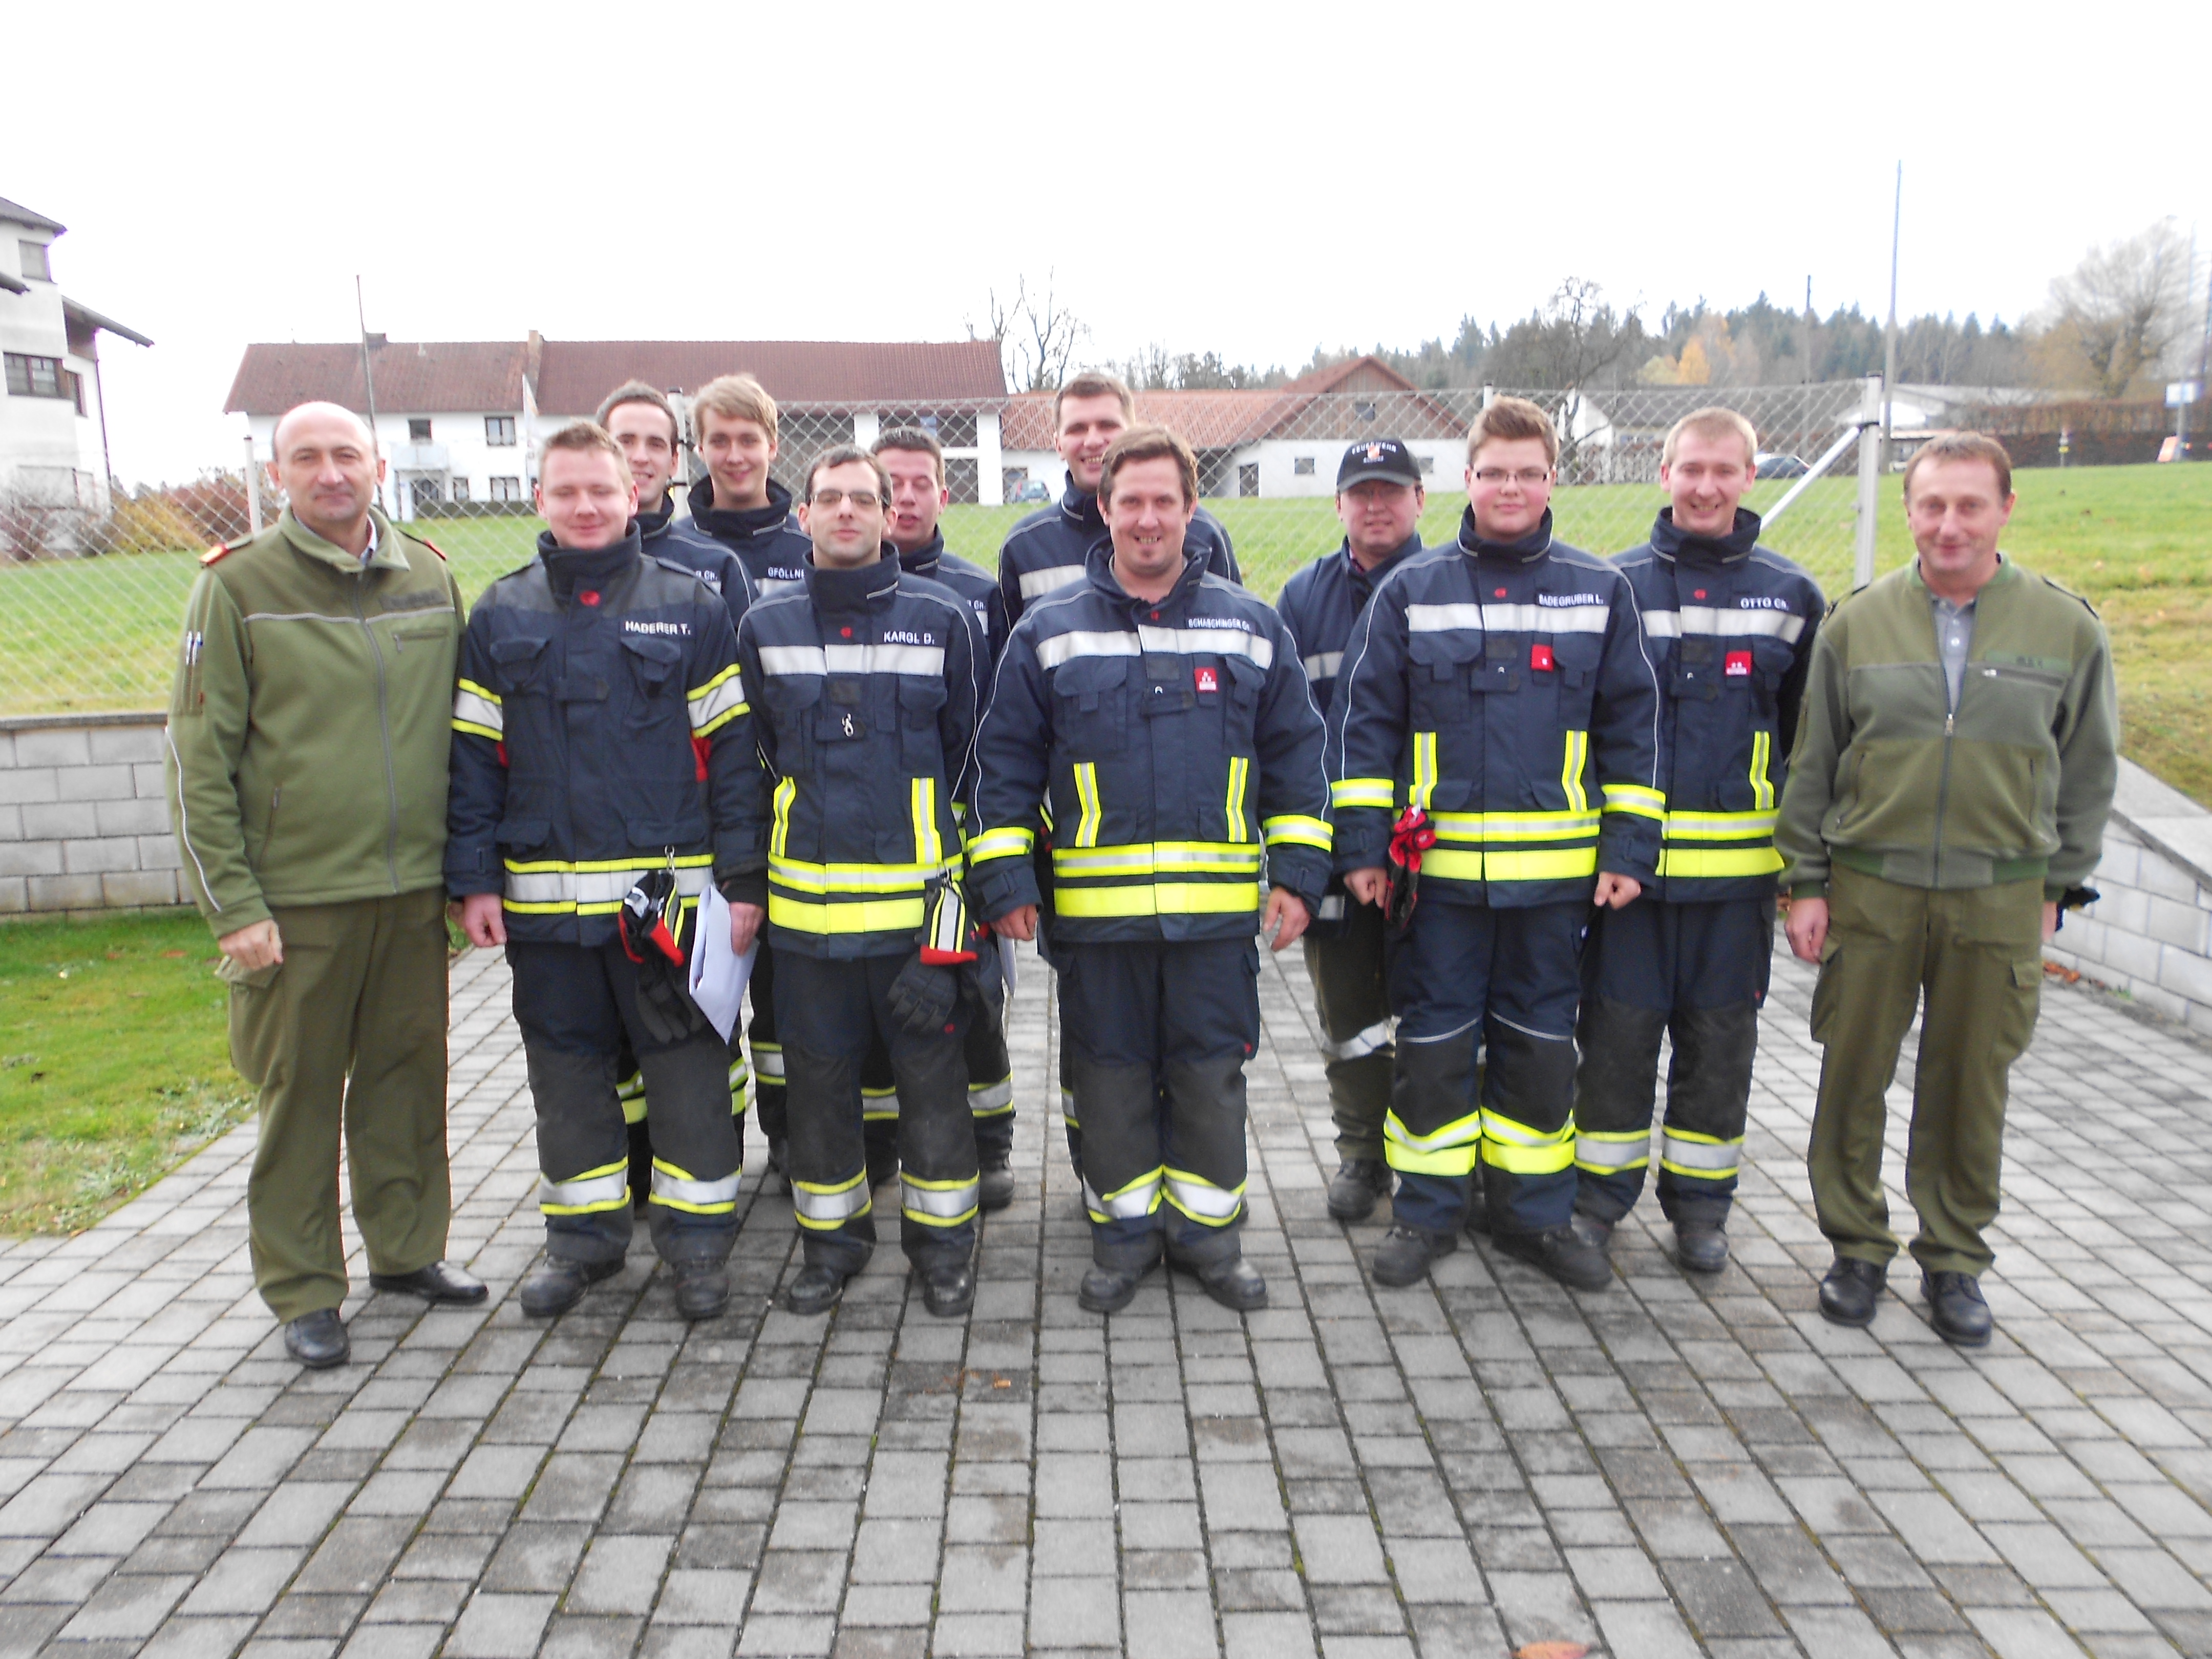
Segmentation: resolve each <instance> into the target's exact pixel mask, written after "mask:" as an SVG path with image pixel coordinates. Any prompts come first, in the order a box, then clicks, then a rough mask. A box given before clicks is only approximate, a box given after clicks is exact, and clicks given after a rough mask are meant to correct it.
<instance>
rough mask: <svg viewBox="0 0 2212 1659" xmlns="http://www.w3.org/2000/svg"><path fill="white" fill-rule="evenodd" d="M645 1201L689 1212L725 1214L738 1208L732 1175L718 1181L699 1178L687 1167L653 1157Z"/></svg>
mask: <svg viewBox="0 0 2212 1659" xmlns="http://www.w3.org/2000/svg"><path fill="white" fill-rule="evenodd" d="M647 1201H648V1202H651V1203H654V1204H658V1205H659V1206H662V1207H663V1208H664V1209H670V1210H684V1211H686V1212H689V1213H690V1214H692V1215H727V1214H728V1213H729V1212H731V1211H732V1210H734V1209H736V1208H737V1207H738V1177H737V1176H735V1175H734V1174H732V1175H729V1176H724V1177H723V1178H722V1179H721V1180H720V1181H702V1180H700V1179H699V1177H698V1176H695V1175H693V1174H692V1173H691V1172H690V1170H684V1169H680V1168H678V1166H677V1165H675V1164H671V1163H669V1162H668V1161H667V1159H665V1158H654V1159H653V1191H652V1194H651V1195H650V1197H649V1199H648V1200H647Z"/></svg>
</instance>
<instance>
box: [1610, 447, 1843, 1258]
mask: <svg viewBox="0 0 2212 1659" xmlns="http://www.w3.org/2000/svg"><path fill="white" fill-rule="evenodd" d="M1758 447H1759V441H1758V438H1757V435H1755V434H1754V433H1753V429H1752V426H1751V422H1748V421H1747V420H1745V419H1744V417H1743V416H1741V415H1739V414H1738V413H1736V411H1735V410H1731V409H1701V410H1697V411H1696V412H1695V413H1693V414H1691V415H1686V416H1684V417H1683V418H1682V419H1681V420H1680V421H1678V422H1675V424H1674V429H1673V430H1672V431H1670V432H1669V433H1668V435H1667V439H1666V443H1665V445H1664V447H1663V448H1662V451H1661V459H1660V463H1659V482H1660V483H1662V484H1663V485H1664V486H1665V487H1666V489H1667V491H1668V495H1669V496H1670V497H1671V502H1670V505H1668V507H1663V508H1662V509H1661V511H1660V513H1659V519H1658V522H1657V523H1656V524H1655V525H1653V526H1652V527H1651V539H1650V541H1649V542H1648V543H1646V544H1644V546H1642V547H1638V548H1632V549H1631V550H1629V551H1628V552H1626V553H1624V554H1622V555H1621V556H1620V557H1619V558H1618V559H1616V560H1614V561H1613V563H1614V565H1615V566H1616V567H1617V568H1619V569H1620V572H1621V573H1622V574H1624V575H1626V577H1627V578H1628V581H1629V585H1630V586H1631V587H1632V589H1634V591H1635V593H1636V598H1637V603H1638V606H1639V608H1640V609H1641V610H1642V611H1643V614H1644V643H1645V646H1646V648H1647V649H1648V650H1649V651H1650V655H1651V663H1652V666H1653V668H1654V669H1655V670H1656V672H1657V674H1658V677H1659V685H1660V708H1659V755H1660V762H1659V777H1660V783H1661V787H1662V788H1664V789H1665V791H1666V793H1667V817H1666V818H1665V820H1664V823H1663V825H1662V830H1661V844H1660V852H1659V869H1658V876H1657V879H1656V880H1655V881H1653V882H1651V883H1650V884H1647V885H1646V886H1645V888H1644V893H1643V896H1641V897H1640V898H1638V900H1637V901H1636V902H1635V903H1633V904H1630V905H1627V906H1625V907H1623V908H1620V909H1611V910H1599V911H1597V912H1595V914H1594V915H1593V916H1592V917H1591V920H1590V931H1589V939H1588V940H1587V941H1586V942H1585V943H1584V945H1583V1006H1582V1014H1581V1019H1580V1024H1579V1027H1578V1029H1577V1037H1578V1038H1579V1040H1580V1043H1581V1047H1582V1065H1581V1069H1580V1070H1579V1071H1577V1073H1576V1076H1575V1176H1576V1182H1577V1188H1576V1197H1575V1227H1576V1229H1577V1231H1578V1232H1580V1233H1581V1234H1582V1236H1583V1238H1584V1239H1585V1240H1586V1241H1587V1242H1588V1243H1591V1244H1594V1245H1595V1246H1597V1247H1598V1248H1599V1249H1603V1248H1604V1247H1605V1245H1606V1243H1607V1241H1608V1240H1609V1239H1610V1238H1611V1237H1612V1235H1613V1227H1614V1226H1615V1225H1617V1224H1618V1223H1619V1222H1620V1218H1622V1217H1623V1216H1625V1215H1626V1214H1627V1213H1628V1212H1629V1210H1630V1208H1631V1207H1632V1206H1633V1205H1634V1204H1635V1202H1636V1200H1637V1197H1638V1194H1640V1193H1641V1192H1642V1191H1643V1189H1644V1176H1645V1173H1646V1171H1647V1170H1649V1168H1650V1164H1651V1162H1652V1153H1653V1151H1654V1150H1655V1149H1654V1148H1653V1146H1652V1144H1651V1141H1652V1136H1651V1115H1652V1091H1653V1087H1654V1084H1655V1082H1656V1077H1657V1073H1658V1066H1659V1042H1660V1039H1661V1038H1662V1036H1663V1037H1671V1038H1672V1039H1673V1042H1674V1059H1673V1062H1672V1064H1671V1065H1670V1066H1669V1067H1668V1074H1667V1119H1666V1124H1665V1127H1664V1128H1663V1129H1662V1131H1661V1133H1660V1135H1659V1144H1658V1146H1657V1148H1656V1151H1657V1153H1658V1160H1657V1161H1658V1164H1659V1176H1658V1182H1657V1186H1658V1188H1659V1206H1660V1208H1661V1209H1662V1211H1663V1212H1665V1213H1666V1216H1667V1218H1668V1220H1669V1221H1671V1222H1673V1223H1674V1255H1675V1259H1676V1260H1677V1261H1680V1263H1681V1264H1682V1266H1684V1267H1688V1268H1691V1269H1692V1270H1693V1271H1695V1272H1699V1273H1718V1272H1719V1271H1720V1270H1721V1268H1722V1267H1724V1266H1725V1265H1726V1264H1727V1261H1728V1234H1727V1232H1726V1231H1725V1228H1726V1225H1727V1221H1728V1214H1729V1204H1730V1202H1731V1201H1732V1200H1733V1198H1734V1196H1735V1186H1736V1169H1737V1165H1738V1164H1739V1163H1740V1162H1741V1158H1742V1156H1743V1131H1744V1117H1745V1114H1746V1111H1747V1109H1748V1107H1749V1104H1750V1101H1751V1064H1752V1056H1753V1053H1754V1052H1755V1050H1756V1049H1757V1048H1758V1046H1759V1007H1760V1005H1761V1004H1763V1003H1764V1002H1765V1000H1766V984H1767V976H1768V970H1769V969H1770V967H1771V963H1772V960H1773V953H1774V886H1775V877H1776V875H1777V873H1778V872H1779V871H1780V870H1781V868H1782V855H1781V854H1778V852H1776V851H1775V850H1774V820H1775V804H1776V802H1777V800H1778V799H1779V796H1780V792H1781V789H1782V787H1783V785H1784V781H1785V779H1786V778H1787V776H1788V762H1789V757H1790V744H1791V741H1792V740H1793V739H1794V738H1796V733H1797V708H1798V703H1799V701H1800V700H1801V698H1802V696H1803V693H1804V686H1805V673H1806V664H1807V663H1808V660H1809V659H1810V657H1811V654H1812V649H1813V640H1814V635H1815V634H1816V633H1817V632H1818V630H1819V629H1820V617H1821V613H1822V612H1823V611H1825V610H1826V607H1827V601H1826V599H1824V598H1823V597H1822V595H1821V592H1820V586H1819V584H1818V583H1816V582H1814V580H1813V579H1812V577H1810V576H1809V575H1808V574H1806V573H1805V572H1804V571H1802V570H1801V569H1800V568H1798V567H1797V566H1796V565H1794V564H1792V563H1791V562H1790V561H1789V560H1787V559H1785V558H1784V557H1783V556H1781V555H1780V554H1778V553H1775V552H1771V551H1770V550H1767V549H1765V548H1763V547H1760V546H1759V544H1758V543H1759V515H1758V514H1757V513H1752V512H1749V511H1747V510H1746V509H1745V508H1743V507H1741V506H1739V505H1738V503H1739V502H1740V501H1741V500H1742V499H1743V495H1744V492H1745V491H1746V490H1747V489H1750V488H1751V484H1752V481H1753V479H1754V478H1755V477H1757V476H1758V471H1757V468H1756V467H1755V466H1754V465H1753V457H1754V455H1755V454H1756V453H1757V451H1758Z"/></svg>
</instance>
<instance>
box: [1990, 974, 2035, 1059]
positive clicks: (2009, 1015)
mask: <svg viewBox="0 0 2212 1659" xmlns="http://www.w3.org/2000/svg"><path fill="white" fill-rule="evenodd" d="M2006 988H2007V990H2008V993H2009V994H2008V996H2007V997H2006V999H2005V1012H2004V1019H2003V1021H2002V1024H2001V1028H2000V1030H1999V1033H1998V1037H1997V1041H1998V1043H1999V1045H2000V1053H2001V1054H2002V1058H2003V1059H2004V1061H2005V1063H2006V1064H2008V1065H2009V1064H2010V1063H2011V1062H2012V1061H2014V1060H2017V1059H2019V1058H2020V1056H2021V1054H2025V1053H2027V1044H2028V1039H2029V1038H2031V1037H2033V1036H2034V1035H2035V1020H2036V1016H2037V1015H2038V1014H2039V1013H2040V1012H2042V1009H2043V958H2042V957H2018V958H2015V961H2014V963H2013V964H2012V983H2011V984H2010V985H2009V986H2008V987H2006Z"/></svg>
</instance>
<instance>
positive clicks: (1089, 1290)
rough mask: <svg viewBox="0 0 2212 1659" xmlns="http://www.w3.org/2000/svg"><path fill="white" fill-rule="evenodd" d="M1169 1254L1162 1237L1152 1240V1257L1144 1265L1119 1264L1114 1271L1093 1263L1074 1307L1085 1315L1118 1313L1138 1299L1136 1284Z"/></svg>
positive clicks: (1142, 1262)
mask: <svg viewBox="0 0 2212 1659" xmlns="http://www.w3.org/2000/svg"><path fill="white" fill-rule="evenodd" d="M1165 1254H1166V1252H1165V1250H1164V1247H1163V1246H1162V1245H1161V1243H1160V1241H1159V1236H1158V1234H1154V1235H1153V1236H1152V1253H1151V1254H1150V1255H1148V1256H1146V1258H1145V1259H1144V1260H1143V1261H1140V1262H1139V1261H1117V1262H1115V1265H1113V1266H1112V1267H1107V1266H1104V1265H1103V1264H1098V1263H1093V1264H1092V1267H1091V1271H1090V1272H1089V1273H1085V1274H1084V1275H1083V1283H1082V1284H1081V1285H1078V1286H1077V1287H1076V1291H1075V1304H1076V1305H1077V1306H1078V1307H1079V1308H1081V1309H1082V1310H1084V1311H1085V1313H1119V1312H1121V1310H1122V1309H1124V1308H1126V1307H1127V1306H1128V1305H1129V1304H1131V1303H1132V1302H1133V1301H1135V1300H1136V1299H1137V1284H1138V1281H1139V1279H1143V1278H1144V1276H1145V1275H1146V1273H1150V1272H1152V1269H1153V1268H1155V1267H1158V1266H1159V1265H1160V1261H1161V1260H1162V1258H1163V1257H1164V1255H1165Z"/></svg>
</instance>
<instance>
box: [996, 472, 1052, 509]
mask: <svg viewBox="0 0 2212 1659" xmlns="http://www.w3.org/2000/svg"><path fill="white" fill-rule="evenodd" d="M1051 499H1052V486H1051V485H1050V484H1048V483H1046V482H1045V481H1044V480H1043V479H1042V478H1024V479H1023V480H1022V481H1021V483H1018V484H1017V485H1015V486H1014V493H1013V494H1012V495H1009V496H1007V497H1006V501H1007V502H1008V504H1009V505H1012V506H1015V507H1021V506H1025V505H1026V504H1028V503H1029V502H1030V501H1050V500H1051Z"/></svg>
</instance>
